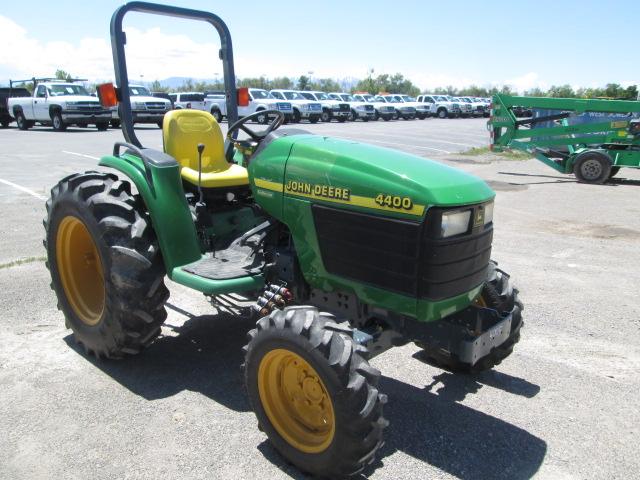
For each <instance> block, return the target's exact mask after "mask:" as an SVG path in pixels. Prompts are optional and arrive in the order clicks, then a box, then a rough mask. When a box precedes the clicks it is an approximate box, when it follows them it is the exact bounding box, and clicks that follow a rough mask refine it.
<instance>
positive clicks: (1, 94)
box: [0, 87, 31, 128]
mask: <svg viewBox="0 0 640 480" xmlns="http://www.w3.org/2000/svg"><path fill="white" fill-rule="evenodd" d="M30 96H31V93H30V92H29V90H27V89H26V88H22V87H9V88H4V87H3V88H0V126H2V128H7V127H8V126H9V124H10V123H11V122H13V115H11V113H10V111H9V108H8V101H7V100H8V99H9V98H16V97H30Z"/></svg>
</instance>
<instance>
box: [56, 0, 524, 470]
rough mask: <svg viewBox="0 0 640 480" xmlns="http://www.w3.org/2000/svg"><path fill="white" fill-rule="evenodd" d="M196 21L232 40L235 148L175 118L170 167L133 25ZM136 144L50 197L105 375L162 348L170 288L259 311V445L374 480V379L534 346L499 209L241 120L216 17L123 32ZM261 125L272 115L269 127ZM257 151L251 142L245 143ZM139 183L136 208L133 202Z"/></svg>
mask: <svg viewBox="0 0 640 480" xmlns="http://www.w3.org/2000/svg"><path fill="white" fill-rule="evenodd" d="M130 11H136V12H147V13H153V14H162V15H173V16H178V17H181V18H188V19H195V20H201V21H205V22H208V23H210V24H211V25H213V26H214V27H215V28H216V30H217V31H218V33H219V34H220V37H221V46H222V48H221V49H220V58H221V60H222V62H223V69H224V74H225V86H226V92H227V107H228V108H227V109H228V113H229V130H228V134H227V142H225V141H224V139H223V136H222V134H221V131H220V127H219V126H218V123H217V122H216V121H215V120H214V118H213V117H212V116H211V115H209V114H208V113H206V112H200V111H193V110H177V111H172V112H170V113H168V114H167V115H166V116H165V118H164V124H163V144H164V148H163V151H157V150H153V149H150V148H145V147H143V146H142V145H141V144H140V142H139V141H138V139H137V137H136V134H135V131H134V129H133V122H132V118H131V105H130V98H129V92H128V78H127V70H126V63H125V55H124V43H125V37H124V34H123V31H122V21H123V18H124V16H125V14H126V13H127V12H130ZM111 35H112V45H113V53H114V63H115V71H116V80H117V83H118V85H119V88H118V89H115V88H114V87H113V85H102V86H100V88H99V93H100V97H101V101H102V102H103V104H105V105H113V103H114V101H115V99H116V97H117V98H118V100H119V103H120V110H121V112H122V115H121V118H122V130H123V133H124V136H125V138H126V140H127V142H126V143H116V145H115V146H114V150H113V153H112V154H111V155H107V156H104V157H103V158H102V159H101V160H100V165H101V166H103V167H109V168H111V169H114V170H115V171H117V174H114V173H101V172H95V171H93V172H86V173H79V174H74V175H70V176H68V177H66V178H64V179H62V180H61V181H60V182H59V183H58V184H57V185H56V186H55V187H53V189H52V190H51V198H50V199H49V200H48V201H47V216H46V218H45V222H44V223H45V229H46V241H45V244H46V247H47V254H48V257H49V261H48V266H49V268H50V270H51V277H52V280H53V281H52V286H53V289H54V290H55V292H56V295H57V297H58V300H59V307H60V309H61V310H62V312H63V313H64V316H65V318H66V322H67V326H68V327H70V328H71V329H72V330H73V332H74V335H75V338H76V340H77V341H78V342H79V343H81V344H82V345H84V347H85V349H86V350H87V351H88V352H90V353H92V354H94V355H95V356H97V357H106V358H109V359H117V358H122V357H125V356H127V355H132V354H137V353H139V352H140V351H142V350H143V349H144V348H145V347H147V346H149V345H150V344H151V343H152V342H153V341H154V339H155V338H156V337H157V336H158V335H159V334H160V329H161V326H162V323H163V321H164V320H165V318H166V310H165V302H166V301H167V298H168V296H169V292H168V290H167V288H166V287H165V284H164V277H165V276H168V277H169V278H170V279H171V280H173V281H174V282H177V283H180V284H182V285H185V286H187V287H190V288H192V289H193V290H195V291H197V292H201V293H203V294H205V295H206V296H208V297H209V298H210V299H211V302H212V303H213V305H214V306H215V307H217V308H218V309H219V310H230V311H233V312H238V313H247V312H250V313H252V314H254V315H255V317H256V320H257V322H256V326H255V328H254V329H253V330H251V331H250V332H249V334H248V344H247V345H246V347H245V361H244V364H243V371H244V380H245V383H246V388H247V392H248V396H249V400H250V403H251V405H252V407H253V409H254V411H255V414H256V416H257V418H258V423H259V426H260V428H262V429H263V430H264V432H265V433H266V434H267V435H268V437H269V439H270V440H271V442H272V443H273V445H274V446H275V447H276V448H277V449H278V450H279V451H280V452H281V453H282V455H283V456H284V457H286V458H287V459H288V460H289V461H291V462H292V463H294V464H295V465H297V466H298V467H299V468H301V469H302V470H304V471H306V472H310V473H312V474H315V475H319V476H324V477H331V478H335V477H341V476H345V475H350V474H353V473H355V472H358V471H359V470H361V469H362V468H363V467H364V466H365V465H367V464H369V463H371V462H372V461H373V459H374V456H375V453H376V451H377V449H378V448H379V447H380V445H381V444H382V439H383V430H384V428H385V427H387V423H388V422H387V421H386V420H385V418H384V416H383V411H382V410H383V405H384V404H385V403H386V401H387V397H386V396H385V395H384V394H382V393H381V392H380V391H379V390H378V386H377V385H378V379H379V376H380V372H379V371H378V370H376V369H375V368H373V367H371V366H370V365H369V360H370V359H371V358H372V357H373V356H375V355H378V354H380V353H381V352H384V351H385V350H387V349H388V348H390V347H392V346H398V345H404V344H407V343H409V342H415V343H416V344H417V345H418V346H419V347H420V348H422V349H423V351H424V356H425V358H427V359H429V361H431V362H432V363H435V364H439V365H441V366H443V367H445V368H447V369H450V370H454V371H462V372H476V371H481V370H485V369H489V368H492V367H493V366H494V365H497V364H498V363H500V362H501V361H502V360H503V359H504V358H505V357H507V356H508V355H509V354H510V353H511V352H512V350H513V347H514V345H515V343H516V342H517V341H518V340H519V338H520V329H521V326H522V316H521V311H522V308H523V306H522V303H521V302H520V301H519V299H518V295H517V290H516V289H515V288H512V287H511V285H510V281H509V277H508V275H507V274H506V273H504V272H503V271H501V270H499V269H498V268H497V266H496V264H495V263H493V262H492V261H491V260H490V252H491V241H492V235H493V221H492V219H493V199H494V196H495V195H494V192H493V191H492V190H491V189H490V188H489V187H488V186H487V185H486V184H485V183H484V182H483V181H481V180H479V179H477V178H475V177H473V176H471V175H468V174H466V173H463V172H461V171H458V170H455V169H452V168H449V167H446V166H443V165H441V164H438V163H436V162H432V161H429V160H425V159H424V158H418V157H414V156H412V155H408V154H405V153H400V152H395V151H392V150H387V149H382V148H377V147H374V146H370V145H365V144H360V143H356V142H353V141H345V140H340V139H335V138H328V137H324V136H319V135H313V134H311V133H308V132H305V131H302V130H291V129H289V130H287V129H279V127H280V126H281V125H282V123H283V120H284V119H283V116H282V114H281V113H280V112H278V111H269V112H267V114H268V115H269V116H270V119H271V120H270V123H269V125H268V127H267V128H266V130H263V131H261V132H258V131H255V130H254V129H253V128H252V127H250V126H249V125H248V122H249V121H250V120H255V115H250V116H248V117H245V118H243V119H241V120H239V121H238V120H237V102H238V99H240V104H242V103H244V101H245V100H246V97H245V95H244V94H245V93H246V92H244V91H242V90H237V89H236V87H235V74H234V70H233V53H232V46H231V38H230V35H229V31H228V29H227V27H226V25H225V24H224V23H223V22H222V20H221V19H220V18H218V17H217V16H215V15H213V14H210V13H205V12H199V11H194V10H188V9H183V8H174V7H168V6H161V5H154V4H148V3H142V2H133V3H129V4H126V5H124V6H123V7H120V8H119V9H118V10H116V12H115V14H114V16H113V18H112V21H111ZM259 114H264V112H259ZM240 130H242V131H243V132H244V133H245V134H246V138H245V139H243V140H239V139H238V131H240ZM132 184H133V185H134V186H135V191H136V193H135V194H134V193H133V189H132Z"/></svg>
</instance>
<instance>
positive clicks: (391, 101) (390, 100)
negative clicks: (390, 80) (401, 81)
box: [383, 97, 400, 103]
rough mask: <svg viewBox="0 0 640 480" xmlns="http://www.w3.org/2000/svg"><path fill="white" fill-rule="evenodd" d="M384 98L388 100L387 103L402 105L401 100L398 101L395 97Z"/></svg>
mask: <svg viewBox="0 0 640 480" xmlns="http://www.w3.org/2000/svg"><path fill="white" fill-rule="evenodd" d="M383 98H386V99H387V102H389V103H400V100H398V99H397V98H395V97H383Z"/></svg>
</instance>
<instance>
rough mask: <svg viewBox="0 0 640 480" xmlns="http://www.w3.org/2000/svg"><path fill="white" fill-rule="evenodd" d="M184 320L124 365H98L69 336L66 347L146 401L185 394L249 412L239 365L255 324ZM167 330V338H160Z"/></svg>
mask: <svg viewBox="0 0 640 480" xmlns="http://www.w3.org/2000/svg"><path fill="white" fill-rule="evenodd" d="M170 308H172V309H173V310H176V311H178V312H179V313H182V314H184V315H185V316H187V317H188V320H187V321H186V322H184V324H182V325H181V326H173V325H171V324H168V325H167V324H165V326H164V327H163V335H162V336H160V337H159V338H158V339H157V340H156V341H155V342H154V343H153V344H152V345H151V346H150V347H149V348H147V349H146V350H145V351H144V352H142V353H141V354H140V355H136V356H134V357H126V358H124V359H123V360H113V361H112V360H97V359H96V358H95V357H94V356H93V355H86V354H85V352H84V349H83V348H82V346H79V345H77V344H76V343H75V341H74V339H73V335H69V336H67V337H66V338H65V341H66V342H67V344H68V345H69V346H70V347H71V348H72V349H74V350H75V351H76V352H77V353H78V354H79V355H81V356H83V357H84V358H85V359H86V360H87V361H89V362H91V363H92V364H93V365H94V366H95V367H97V368H99V369H100V370H102V371H103V372H104V373H106V374H107V375H109V376H110V377H111V378H113V379H114V380H116V381H117V382H118V383H120V384H121V385H122V386H124V387H125V388H127V389H128V390H130V391H131V392H133V393H135V394H136V395H139V396H141V397H142V398H145V399H146V400H157V399H162V398H168V397H171V396H173V395H175V394H177V393H179V392H182V391H184V390H189V391H194V392H198V393H201V394H203V395H205V396H207V397H208V398H211V399H212V400H214V401H216V402H218V403H220V404H221V405H224V406H225V407H227V408H230V409H232V410H234V411H239V412H246V411H249V409H250V407H249V402H248V400H247V399H246V395H245V392H244V383H243V379H242V375H241V372H240V365H241V364H242V362H243V360H244V357H243V353H242V347H243V346H244V345H245V344H246V335H247V332H248V331H249V330H250V329H251V328H253V326H254V325H255V322H254V321H251V320H250V319H248V318H242V317H233V316H231V315H226V314H220V315H201V316H195V315H192V314H191V313H189V312H186V311H184V310H181V309H179V308H177V307H170ZM166 329H169V330H170V333H168V334H166V335H164V331H165V330H166Z"/></svg>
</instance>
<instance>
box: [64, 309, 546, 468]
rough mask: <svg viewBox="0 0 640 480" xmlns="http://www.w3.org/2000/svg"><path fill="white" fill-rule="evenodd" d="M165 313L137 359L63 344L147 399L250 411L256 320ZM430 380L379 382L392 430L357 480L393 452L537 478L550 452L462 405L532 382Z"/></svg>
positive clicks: (273, 456) (494, 377) (277, 461)
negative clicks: (176, 322)
mask: <svg viewBox="0 0 640 480" xmlns="http://www.w3.org/2000/svg"><path fill="white" fill-rule="evenodd" d="M170 308H171V309H172V310H174V311H176V312H178V313H180V314H182V315H184V316H185V317H187V320H186V321H185V322H184V324H182V325H180V326H171V325H169V326H168V328H169V330H170V331H169V332H168V333H167V334H166V335H163V336H161V337H160V338H158V339H157V340H156V342H154V343H153V344H152V345H151V346H150V347H149V348H148V349H146V350H145V351H144V352H143V353H142V354H140V355H138V356H136V357H130V358H126V359H124V360H121V361H109V360H96V359H95V357H93V356H87V355H85V353H84V350H83V349H82V347H80V346H78V345H77V344H76V343H75V342H74V340H73V336H72V335H69V336H67V337H66V338H65V341H66V342H67V343H68V344H69V346H70V347H71V348H72V349H74V350H75V351H76V352H77V353H78V354H79V355H81V356H82V357H84V358H85V359H86V360H87V361H89V362H91V363H92V364H93V365H94V366H95V367H97V368H99V369H100V370H101V371H103V372H104V373H106V374H107V375H109V376H110V377H112V378H113V379H114V380H116V381H117V382H118V383H120V384H121V385H123V386H124V387H125V388H127V389H128V390H130V391H131V392H133V393H135V394H136V395H139V396H141V397H143V398H145V399H147V400H156V399H161V398H167V397H170V396H173V395H175V394H177V393H179V392H181V391H183V390H190V391H194V392H199V393H201V394H203V395H206V396H207V397H208V398H210V399H212V400H213V401H215V402H218V403H219V404H221V405H223V406H225V407H227V408H230V409H232V410H234V411H239V412H246V411H249V410H250V406H249V403H248V400H247V399H246V395H245V391H244V385H243V379H242V376H241V373H240V364H241V363H242V361H243V354H242V347H243V346H244V344H245V343H246V332H247V331H249V330H250V329H251V328H252V327H253V325H254V322H253V321H252V320H251V319H248V318H241V317H234V316H231V315H225V314H220V315H202V316H196V315H193V314H191V313H190V312H188V311H185V310H182V309H180V308H179V307H176V306H173V305H170ZM428 382H429V383H428V384H427V385H425V386H424V387H423V388H418V387H415V386H413V385H409V384H407V383H404V382H402V381H400V380H397V379H395V378H390V377H385V376H382V377H381V379H380V390H381V391H382V392H385V393H387V394H388V396H389V403H388V404H387V405H386V406H385V417H386V418H387V419H388V420H389V421H390V424H391V425H390V428H388V429H387V430H386V431H385V445H384V446H383V447H382V449H381V450H380V451H379V452H378V460H377V461H376V463H374V464H373V465H371V466H369V467H368V468H367V469H365V471H364V472H362V473H361V474H360V475H359V476H357V477H356V478H360V479H365V478H367V477H368V476H369V475H371V474H372V473H373V472H374V471H375V470H376V469H378V468H380V467H381V466H382V465H383V464H384V463H385V458H387V457H389V456H391V455H393V454H394V453H395V452H398V451H400V452H403V453H405V454H407V455H410V456H412V457H414V458H416V459H418V460H420V461H423V462H425V463H428V464H430V465H432V466H433V467H435V468H437V469H440V470H442V471H444V472H447V473H449V474H451V475H453V476H456V477H458V478H461V479H469V480H471V479H486V478H492V479H495V478H504V479H528V478H531V477H532V476H533V475H534V474H535V472H536V471H537V470H538V468H539V466H540V465H541V463H542V461H543V459H544V457H545V453H546V449H547V446H546V443H545V442H544V441H543V440H542V439H540V438H537V437H535V436H533V435H531V434H530V433H528V432H527V431H525V430H523V429H521V428H519V427H516V426H514V425H511V424H510V423H508V422H505V421H504V420H501V419H499V418H496V417H493V416H491V415H488V414H485V413H482V412H480V411H478V410H475V409H473V408H469V407H467V406H465V405H462V404H461V403H460V402H461V401H462V400H464V399H465V398H467V397H468V396H469V395H474V394H475V393H477V392H478V391H479V390H480V389H481V388H482V387H483V386H485V385H487V386H491V387H493V388H497V389H501V390H504V391H506V392H509V393H511V394H515V395H519V396H524V397H526V398H532V397H533V396H535V395H536V394H537V393H538V391H539V390H540V388H539V387H538V386H537V385H533V384H531V383H529V382H527V381H526V380H523V379H520V378H516V377H513V376H510V375H507V374H505V373H501V372H498V371H490V372H486V373H483V374H480V375H475V376H472V375H454V374H452V373H449V372H442V371H441V372H440V373H439V374H437V375H436V376H433V377H428ZM258 450H259V451H260V452H261V453H262V455H264V457H265V458H266V459H267V460H269V461H270V462H272V463H273V464H274V465H275V466H277V467H278V468H279V469H280V470H281V471H283V472H284V473H286V474H287V475H289V476H290V477H292V478H295V479H306V478H309V477H308V476H307V475H305V474H304V473H302V472H301V471H299V470H298V469H297V468H296V467H294V466H292V465H291V464H289V463H288V462H286V461H285V460H284V459H283V458H282V457H281V456H280V455H279V454H278V453H277V452H276V450H275V449H274V448H273V446H272V445H271V443H270V442H269V441H268V440H266V439H265V440H264V441H263V442H262V443H261V444H260V445H259V446H258Z"/></svg>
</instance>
